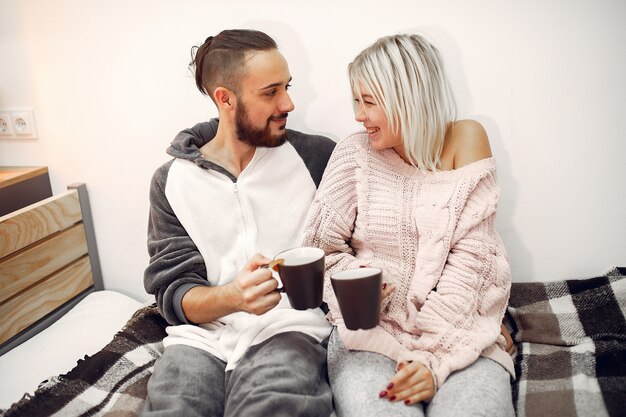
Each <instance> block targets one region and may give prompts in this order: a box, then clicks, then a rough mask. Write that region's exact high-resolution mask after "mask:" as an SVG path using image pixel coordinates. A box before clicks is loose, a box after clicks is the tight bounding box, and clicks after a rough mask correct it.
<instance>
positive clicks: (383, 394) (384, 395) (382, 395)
mask: <svg viewBox="0 0 626 417" xmlns="http://www.w3.org/2000/svg"><path fill="white" fill-rule="evenodd" d="M378 396H379V397H380V398H383V397H386V396H387V391H381V392H380V394H378Z"/></svg>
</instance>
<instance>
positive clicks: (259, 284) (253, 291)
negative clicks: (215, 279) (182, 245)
mask: <svg viewBox="0 0 626 417" xmlns="http://www.w3.org/2000/svg"><path fill="white" fill-rule="evenodd" d="M269 261H270V260H269V259H267V258H266V257H264V256H263V255H260V254H256V255H254V256H253V257H252V258H251V259H250V261H248V263H247V264H246V266H244V267H243V269H242V270H241V272H240V273H239V274H238V275H237V277H236V278H235V279H234V280H233V282H231V283H228V284H224V285H220V286H217V287H204V286H197V287H194V288H191V289H190V290H189V291H187V293H186V294H185V296H184V297H183V301H182V308H183V311H184V313H185V316H186V317H187V320H189V321H191V322H193V323H208V322H211V321H213V320H217V319H219V318H221V317H224V316H226V315H228V314H231V313H235V312H237V311H245V312H248V313H252V314H257V315H260V314H263V313H265V312H267V311H269V310H271V309H272V308H274V307H275V306H276V305H277V304H278V303H279V301H280V293H278V291H275V290H276V288H277V287H278V281H276V280H275V279H274V278H273V277H272V273H271V272H270V270H269V269H267V268H261V266H264V265H267V264H268V262H269Z"/></svg>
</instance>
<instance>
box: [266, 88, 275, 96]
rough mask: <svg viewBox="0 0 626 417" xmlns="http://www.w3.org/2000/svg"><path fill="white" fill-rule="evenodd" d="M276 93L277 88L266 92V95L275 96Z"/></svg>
mask: <svg viewBox="0 0 626 417" xmlns="http://www.w3.org/2000/svg"><path fill="white" fill-rule="evenodd" d="M274 94H276V90H272V91H268V92H267V93H265V95H266V96H270V97H271V96H273V95H274Z"/></svg>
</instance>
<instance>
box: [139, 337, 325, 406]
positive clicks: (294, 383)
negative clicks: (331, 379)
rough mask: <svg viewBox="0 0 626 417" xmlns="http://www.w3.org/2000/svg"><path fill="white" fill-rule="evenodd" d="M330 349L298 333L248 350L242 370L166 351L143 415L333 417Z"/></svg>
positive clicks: (184, 349)
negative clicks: (327, 366)
mask: <svg viewBox="0 0 626 417" xmlns="http://www.w3.org/2000/svg"><path fill="white" fill-rule="evenodd" d="M325 362H326V349H325V347H324V346H323V345H322V344H320V343H318V342H317V341H316V340H314V339H313V338H312V337H310V336H307V335H305V334H303V333H299V332H288V333H281V334H278V335H276V336H273V337H271V338H270V339H268V340H266V341H264V342H263V343H260V344H258V345H254V346H252V347H250V348H249V349H248V351H247V352H246V354H245V355H244V357H243V358H242V359H241V360H240V361H239V363H238V365H237V367H236V368H235V369H234V370H233V371H230V372H227V373H225V372H224V370H225V368H226V364H225V363H224V362H222V361H220V360H219V359H217V358H215V357H214V356H213V355H211V354H209V353H208V352H205V351H203V350H201V349H196V348H194V347H190V346H185V345H173V346H169V347H167V348H166V349H165V352H164V354H163V356H162V357H161V358H159V360H158V361H157V362H156V364H155V367H154V373H153V374H152V377H151V378H150V380H149V381H148V396H147V398H146V402H145V405H144V410H143V413H142V415H143V416H152V417H154V416H177V417H179V416H185V417H195V416H197V417H202V416H220V417H221V416H285V417H287V416H288V417H292V416H312V417H313V416H319V417H328V416H329V415H330V414H331V413H332V395H331V392H330V387H329V386H328V380H327V375H326V363H325Z"/></svg>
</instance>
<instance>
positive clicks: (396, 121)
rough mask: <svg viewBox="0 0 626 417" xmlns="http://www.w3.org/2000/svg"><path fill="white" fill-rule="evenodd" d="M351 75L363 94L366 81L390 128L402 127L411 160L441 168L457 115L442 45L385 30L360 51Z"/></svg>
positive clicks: (356, 92)
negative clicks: (442, 154) (390, 33)
mask: <svg viewBox="0 0 626 417" xmlns="http://www.w3.org/2000/svg"><path fill="white" fill-rule="evenodd" d="M348 75H349V77H350V85H351V87H352V92H353V94H354V95H355V96H357V97H360V95H361V94H360V87H359V82H360V83H362V84H363V87H365V89H366V90H368V91H369V92H370V94H371V95H372V97H373V98H374V100H376V103H377V104H378V105H379V106H382V109H383V111H384V112H385V114H386V115H387V120H388V121H389V126H390V128H391V131H392V132H394V133H397V132H398V131H400V133H401V135H402V140H403V142H404V151H405V154H406V157H407V159H408V160H409V162H410V163H412V164H413V165H415V166H416V167H418V168H420V169H425V170H430V171H435V170H437V169H438V168H439V165H440V156H441V151H442V149H443V141H444V137H445V134H446V130H447V127H448V126H449V124H450V123H451V122H454V121H455V120H456V104H455V101H454V95H453V94H452V89H451V88H450V84H449V82H448V78H447V76H446V74H445V71H444V67H443V61H442V60H441V57H440V56H439V51H438V50H437V48H435V46H433V44H432V43H430V42H429V41H428V40H427V39H426V38H425V37H423V36H421V35H393V36H386V37H384V38H380V39H379V40H377V41H376V42H375V43H374V44H373V45H371V46H370V47H368V48H367V49H365V50H363V51H362V52H361V53H360V54H359V55H357V57H356V58H355V59H354V61H352V62H351V63H350V65H348ZM360 98H362V97H360Z"/></svg>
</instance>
